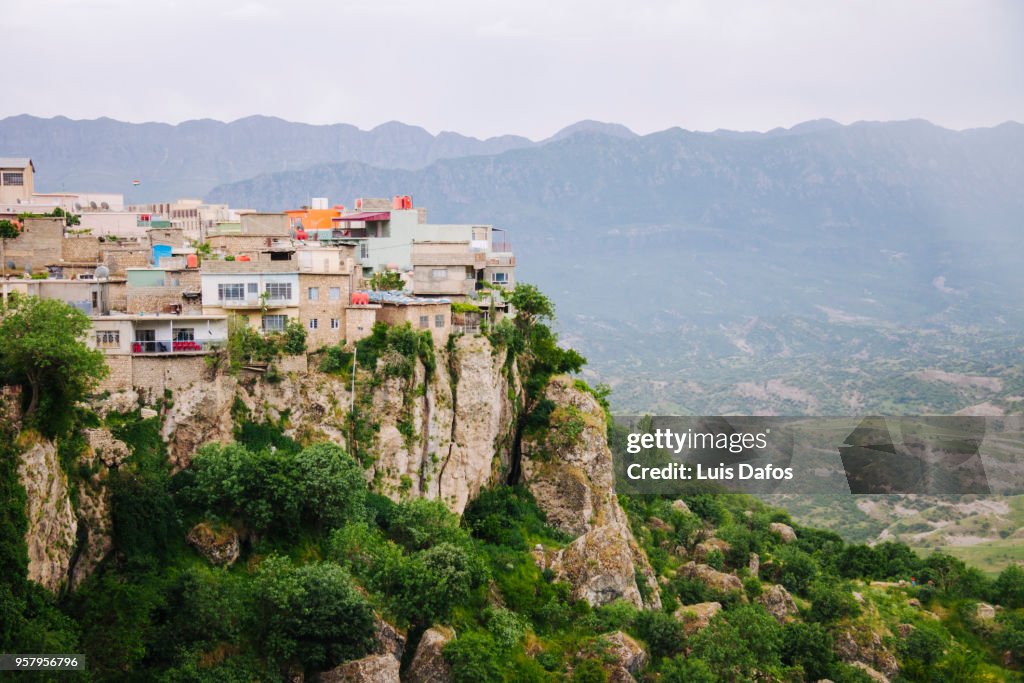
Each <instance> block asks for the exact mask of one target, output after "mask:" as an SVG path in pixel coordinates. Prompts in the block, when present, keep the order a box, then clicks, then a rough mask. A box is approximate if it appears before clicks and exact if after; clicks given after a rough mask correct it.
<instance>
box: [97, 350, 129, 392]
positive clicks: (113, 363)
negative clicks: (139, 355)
mask: <svg viewBox="0 0 1024 683" xmlns="http://www.w3.org/2000/svg"><path fill="white" fill-rule="evenodd" d="M106 360H107V367H108V368H110V373H109V374H108V375H107V377H106V379H104V380H103V381H102V382H100V385H99V386H98V387H97V388H96V389H97V391H99V392H104V391H109V392H115V391H123V390H125V389H128V388H130V387H131V386H132V357H131V356H128V355H123V356H107V357H106Z"/></svg>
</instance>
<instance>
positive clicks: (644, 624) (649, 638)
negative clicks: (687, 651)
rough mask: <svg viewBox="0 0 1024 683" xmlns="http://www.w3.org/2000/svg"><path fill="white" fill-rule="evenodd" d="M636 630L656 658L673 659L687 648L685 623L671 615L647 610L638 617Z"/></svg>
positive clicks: (635, 622)
mask: <svg viewBox="0 0 1024 683" xmlns="http://www.w3.org/2000/svg"><path fill="white" fill-rule="evenodd" d="M634 628H635V629H636V633H637V635H639V636H640V638H642V639H643V640H644V642H646V643H647V646H648V647H649V648H650V651H651V655H652V656H654V657H671V656H672V655H674V654H676V653H678V652H681V651H682V650H683V648H684V647H685V646H686V634H685V632H684V631H683V623H682V622H681V621H679V620H678V619H676V618H675V617H673V616H672V615H671V614H668V613H666V612H661V611H658V610H645V611H643V612H640V613H639V614H637V615H636V619H635V621H634Z"/></svg>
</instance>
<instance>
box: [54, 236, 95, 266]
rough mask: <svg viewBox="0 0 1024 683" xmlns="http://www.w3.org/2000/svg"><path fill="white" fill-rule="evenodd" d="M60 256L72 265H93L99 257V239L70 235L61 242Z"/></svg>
mask: <svg viewBox="0 0 1024 683" xmlns="http://www.w3.org/2000/svg"><path fill="white" fill-rule="evenodd" d="M61 254H62V258H63V259H64V260H65V261H70V262H72V263H81V262H91V263H95V262H96V261H97V260H98V259H99V257H100V238H99V237H93V236H92V235H70V236H68V237H66V238H64V240H63V241H62V242H61Z"/></svg>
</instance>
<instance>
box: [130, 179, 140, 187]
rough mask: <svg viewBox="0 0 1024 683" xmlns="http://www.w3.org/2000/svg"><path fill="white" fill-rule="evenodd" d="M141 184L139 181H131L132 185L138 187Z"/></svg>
mask: <svg viewBox="0 0 1024 683" xmlns="http://www.w3.org/2000/svg"><path fill="white" fill-rule="evenodd" d="M141 184H142V181H141V180H133V181H132V185H135V186H138V185H141Z"/></svg>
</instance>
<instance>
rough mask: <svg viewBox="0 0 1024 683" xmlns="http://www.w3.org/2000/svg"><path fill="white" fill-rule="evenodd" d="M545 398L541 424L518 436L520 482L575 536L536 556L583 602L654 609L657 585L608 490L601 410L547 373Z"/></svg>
mask: <svg viewBox="0 0 1024 683" xmlns="http://www.w3.org/2000/svg"><path fill="white" fill-rule="evenodd" d="M545 398H547V399H548V400H549V401H551V403H552V404H553V405H554V409H553V410H552V412H551V418H550V425H549V428H548V429H545V430H540V431H539V432H538V433H536V434H527V435H524V437H523V440H522V462H521V471H522V481H523V483H524V484H525V485H526V486H527V488H529V489H530V491H531V493H533V495H534V497H535V498H536V499H537V503H538V505H540V508H541V509H542V510H543V511H544V513H545V514H546V515H547V517H548V521H549V522H550V523H551V524H552V525H554V526H555V527H557V528H558V529H560V530H561V531H564V532H566V533H568V534H570V535H573V536H577V537H578V538H576V540H575V541H573V542H572V543H570V544H569V545H568V546H566V547H565V548H563V549H561V550H559V551H557V552H554V553H541V554H540V555H539V556H538V558H537V559H538V562H540V563H541V564H542V565H543V566H544V568H546V569H552V570H553V571H554V572H555V574H556V575H557V576H558V577H559V578H562V579H564V580H566V581H568V582H569V583H570V584H571V585H572V586H573V589H574V591H573V592H574V597H576V598H577V599H585V600H587V602H589V603H590V604H591V605H604V604H606V603H609V602H612V601H614V600H620V599H622V600H627V601H629V602H631V603H633V604H634V605H636V606H637V607H645V606H646V607H654V608H657V607H660V606H661V598H660V595H659V589H658V583H657V580H656V578H655V576H654V571H653V570H652V569H651V566H650V563H649V562H648V561H647V556H646V555H644V553H643V551H642V550H641V549H640V547H639V546H638V545H637V542H636V539H635V538H634V537H633V533H632V531H630V528H629V524H628V522H627V520H626V515H625V513H623V511H622V508H621V507H619V502H618V499H617V498H616V497H615V491H614V483H615V482H614V474H613V469H612V454H611V451H610V450H609V449H608V442H607V437H606V432H605V415H604V410H603V409H602V408H601V406H600V405H599V404H598V402H597V400H596V399H595V398H594V397H593V396H591V395H590V394H589V393H587V392H586V391H583V390H581V389H579V388H577V387H576V386H575V385H574V384H573V382H572V380H570V379H569V378H565V377H560V378H555V379H553V380H552V381H551V383H550V384H549V386H548V388H547V390H546V393H545Z"/></svg>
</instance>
